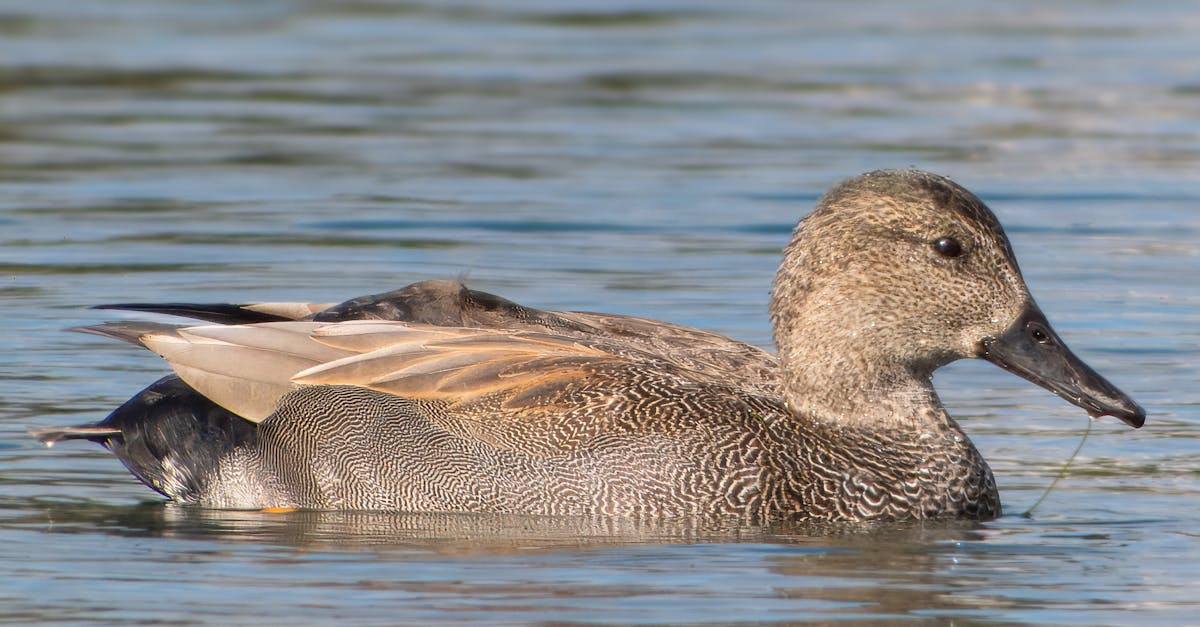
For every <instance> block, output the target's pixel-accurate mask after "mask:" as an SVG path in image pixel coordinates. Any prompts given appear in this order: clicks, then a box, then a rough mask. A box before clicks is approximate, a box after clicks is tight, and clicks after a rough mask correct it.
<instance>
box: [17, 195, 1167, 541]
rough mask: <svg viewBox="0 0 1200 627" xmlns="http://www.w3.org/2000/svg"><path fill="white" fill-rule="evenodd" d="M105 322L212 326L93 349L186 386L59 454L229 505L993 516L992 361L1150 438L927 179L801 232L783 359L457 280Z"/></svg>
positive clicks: (960, 205) (141, 332) (703, 335)
mask: <svg viewBox="0 0 1200 627" xmlns="http://www.w3.org/2000/svg"><path fill="white" fill-rule="evenodd" d="M113 307H115V308H123V309H135V310H143V311H156V312H164V313H173V314H182V315H187V316H192V317H198V318H200V319H205V320H209V321H213V322H218V323H220V324H218V325H212V326H198V327H176V326H170V325H161V324H142V323H120V324H110V325H99V326H97V327H90V328H89V329H87V330H89V331H90V332H94V333H99V334H102V335H109V336H112V337H116V338H119V339H123V340H126V341H130V342H134V343H138V344H141V345H143V346H145V347H147V348H149V349H151V350H153V351H155V352H157V353H158V354H160V355H162V356H163V357H164V358H165V359H166V360H167V361H168V363H170V364H171V366H172V367H173V368H174V370H175V372H176V374H177V377H167V378H164V379H163V380H160V381H159V382H157V383H155V384H153V385H152V386H151V387H150V388H147V390H145V391H143V392H142V393H141V394H139V395H138V396H135V397H134V398H133V399H131V400H130V401H129V402H128V403H126V404H125V405H123V406H122V407H121V408H119V409H118V410H117V411H115V412H114V413H113V414H112V415H110V416H109V418H107V419H106V420H105V421H102V422H101V423H98V424H97V425H85V426H82V427H77V428H65V429H54V430H46V431H44V432H42V433H41V437H42V438H43V439H44V440H46V441H47V442H53V441H56V440H58V439H65V438H73V437H74V438H86V439H91V440H93V441H97V442H100V443H102V444H104V445H105V446H108V447H109V448H111V449H113V450H114V452H116V453H117V455H118V456H119V457H121V458H122V460H123V461H124V462H125V463H126V465H127V466H129V467H130V469H131V470H132V471H133V472H134V474H135V475H137V476H138V477H139V478H141V479H142V480H143V481H145V482H146V483H147V484H148V485H150V486H151V487H154V488H155V489H156V490H159V491H160V492H162V493H164V494H166V495H167V496H169V497H171V498H174V499H178V500H180V501H184V502H188V503H196V504H200V505H206V506H212V507H224V508H265V507H302V508H320V509H332V508H338V509H394V510H409V511H475V512H521V513H532V514H568V515H569V514H613V515H642V516H678V515H714V514H734V515H742V516H750V517H754V518H769V517H776V516H793V517H801V518H811V519H824V520H870V519H904V518H927V517H948V516H956V517H971V518H988V517H993V516H996V515H998V514H999V513H1000V501H999V495H998V493H997V490H996V486H995V482H994V480H993V478H992V474H991V471H990V470H989V469H988V467H987V464H986V463H985V462H984V460H983V458H982V457H981V456H980V455H979V453H978V451H976V450H975V448H974V446H973V445H972V444H971V442H970V440H969V439H968V438H967V437H966V435H965V434H964V433H963V432H962V430H961V429H960V428H959V426H958V425H957V423H955V421H954V420H953V419H952V418H950V416H948V415H947V414H946V412H945V410H944V409H943V407H942V405H941V403H940V401H939V400H938V397H937V394H936V392H935V391H934V389H933V387H932V383H931V377H932V374H933V371H934V370H935V369H936V368H938V367H940V366H942V365H944V364H946V363H949V362H950V361H953V360H956V359H960V358H964V357H983V358H986V359H989V360H991V361H993V362H995V363H997V364H999V365H1001V366H1002V367H1004V368H1006V369H1009V370H1011V371H1013V372H1016V373H1017V374H1020V375H1021V376H1024V377H1026V378H1029V379H1030V380H1033V381H1035V382H1037V383H1039V384H1040V385H1043V386H1045V387H1047V388H1049V389H1051V390H1053V391H1055V392H1056V393H1058V394H1060V395H1061V396H1063V397H1064V398H1067V399H1068V400H1070V401H1071V402H1074V403H1075V404H1077V405H1080V406H1081V407H1084V408H1085V409H1087V410H1088V411H1089V413H1091V414H1093V415H1101V414H1110V415H1114V416H1117V417H1119V418H1121V419H1122V420H1125V421H1126V422H1128V423H1129V424H1131V425H1133V426H1140V425H1141V424H1142V422H1143V420H1144V415H1145V414H1144V412H1143V411H1142V409H1141V408H1140V407H1138V406H1137V405H1136V404H1135V403H1134V402H1133V401H1132V400H1130V399H1129V398H1128V397H1127V396H1125V395H1124V394H1122V393H1121V392H1120V391H1119V390H1117V389H1116V388H1115V387H1113V386H1112V385H1111V384H1109V383H1108V382H1107V381H1105V380H1104V379H1103V378H1101V377H1100V376H1099V375H1097V374H1096V373H1095V372H1093V371H1091V370H1090V369H1089V368H1088V367H1087V366H1086V365H1084V364H1083V363H1082V362H1080V361H1079V360H1078V359H1077V358H1076V357H1074V355H1072V354H1071V353H1070V351H1069V350H1067V349H1066V347H1065V345H1063V344H1062V342H1061V340H1060V339H1059V338H1058V337H1057V336H1056V335H1055V334H1054V332H1053V331H1052V330H1051V329H1050V327H1049V325H1048V323H1047V322H1046V321H1045V318H1044V317H1043V316H1042V315H1041V313H1040V312H1039V311H1038V310H1037V307H1036V305H1035V304H1034V302H1033V300H1032V298H1031V297H1030V295H1029V293H1028V290H1027V289H1026V287H1025V284H1024V282H1023V280H1022V279H1021V275H1020V271H1019V270H1018V269H1017V265H1016V261H1015V259H1014V258H1013V254H1012V250H1011V248H1010V246H1009V244H1008V241H1007V239H1006V238H1005V235H1004V232H1003V230H1002V229H1001V227H1000V225H999V223H998V222H997V221H996V219H995V217H994V216H993V215H992V214H991V212H990V211H989V210H988V209H987V208H986V207H985V206H984V205H983V203H982V202H981V201H979V199H977V198H976V197H975V196H973V195H972V194H970V192H967V191H966V190H965V189H963V188H961V187H959V186H958V185H956V184H954V183H952V182H950V181H949V180H947V179H944V178H941V177H938V176H935V175H931V174H927V173H924V172H919V171H881V172H873V173H870V174H866V175H863V176H860V177H856V178H854V179H850V180H848V181H846V182H843V183H842V184H840V185H839V186H837V187H835V188H834V189H833V190H832V191H830V192H829V193H828V194H827V195H826V196H825V197H824V198H822V200H821V202H820V203H819V205H818V207H817V209H816V210H815V211H814V212H813V213H812V214H811V215H810V216H808V217H807V218H805V219H804V220H802V221H801V223H800V224H799V226H798V227H797V228H796V231H795V233H794V235H793V238H792V241H791V243H790V244H788V246H787V248H786V249H785V251H784V259H783V262H782V264H781V266H780V270H779V273H778V276H777V278H776V282H775V287H774V290H773V292H772V296H771V320H772V324H773V326H774V329H775V342H776V345H777V347H778V350H779V356H778V358H776V357H775V356H773V355H771V354H769V353H767V352H765V351H762V350H760V349H758V348H755V347H752V346H749V345H747V344H744V343H741V342H737V341H734V340H731V339H728V338H725V337H722V336H719V335H716V334H713V333H709V332H705V331H701V330H698V329H692V328H688V327H682V326H678V325H672V324H668V323H663V322H658V321H654V320H646V319H642V318H631V317H625V316H615V315H605V314H595V313H580V312H552V311H541V310H536V309H532V308H528V307H522V306H520V305H517V304H515V303H512V302H509V301H507V300H504V299H502V298H499V297H497V296H493V295H490V294H485V293H482V292H477V291H474V290H469V289H467V288H466V287H465V286H463V285H461V284H460V283H458V282H453V281H430V282H425V283H418V284H414V285H411V286H409V287H407V288H404V289H402V290H398V291H396V292H389V293H386V294H380V295H375V296H368V297H363V298H359V299H354V300H352V301H347V302H346V303H342V304H340V305H336V306H325V305H306V304H302V303H301V304H296V303H272V304H264V305H248V306H235V305H193V304H179V303H175V304H164V305H145V304H135V305H117V306H113ZM293 318H303V319H293Z"/></svg>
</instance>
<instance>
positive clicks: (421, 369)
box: [80, 321, 623, 422]
mask: <svg viewBox="0 0 1200 627" xmlns="http://www.w3.org/2000/svg"><path fill="white" fill-rule="evenodd" d="M80 330H82V331H87V332H91V333H96V334H99V335H105V336H109V337H114V338H118V339H122V340H125V341H128V342H132V343H138V344H141V345H143V346H145V347H146V348H148V349H150V350H152V351H154V352H155V353H158V354H159V355H161V356H162V357H163V358H164V359H166V360H167V362H168V363H169V364H170V365H171V367H172V368H173V369H174V370H175V372H176V374H178V375H179V376H180V377H181V378H182V379H183V380H184V381H185V382H186V383H187V384H188V385H190V386H191V387H193V388H194V389H195V390H196V391H197V392H199V393H200V394H203V395H204V396H205V397H207V398H209V399H211V400H212V401H214V402H216V403H217V404H218V405H221V406H222V407H225V408H226V409H228V410H230V411H232V412H234V413H236V414H238V415H239V416H242V417H244V418H246V419H248V420H251V421H254V422H260V421H262V420H263V419H265V418H266V417H268V416H269V415H270V414H271V413H272V412H273V411H274V410H275V407H276V405H277V403H278V401H279V399H280V398H281V397H282V396H283V395H284V394H286V393H287V392H289V391H291V390H292V389H295V388H296V387H299V386H304V385H351V386H356V387H362V388H367V389H372V390H376V391H380V392H386V393H388V394H394V395H397V396H402V397H405V398H414V399H427V400H439V401H444V402H447V403H451V404H455V403H463V402H469V401H471V400H474V399H478V398H480V397H482V396H487V395H501V396H503V397H504V398H505V399H507V404H506V408H507V409H518V408H519V407H520V405H521V404H522V403H536V402H537V400H538V390H544V389H546V388H547V386H549V387H553V386H555V385H558V384H560V383H562V382H564V381H565V380H567V379H570V378H572V377H579V376H583V375H584V374H585V373H584V369H583V368H582V367H583V366H584V365H585V364H594V363H597V362H601V361H619V360H622V359H623V358H621V357H617V356H615V355H612V354H610V353H608V352H606V351H604V350H602V349H600V348H597V347H594V346H590V345H588V344H584V343H580V342H578V341H576V340H574V339H572V338H567V337H561V336H555V335H552V334H544V333H536V332H504V331H497V330H490V329H471V328H460V327H436V326H430V325H411V324H406V323H396V322H387V321H351V322H342V323H335V324H326V323H320V322H299V321H289V322H270V323H263V324H253V325H228V326H223V325H215V326H198V327H180V326H172V325H164V324H157V323H142V322H128V323H107V324H103V325H97V326H94V327H84V328H81V329H80Z"/></svg>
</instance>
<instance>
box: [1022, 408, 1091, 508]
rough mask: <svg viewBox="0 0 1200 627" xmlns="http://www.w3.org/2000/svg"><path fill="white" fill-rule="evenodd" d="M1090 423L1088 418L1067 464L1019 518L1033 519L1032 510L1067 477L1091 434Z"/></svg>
mask: <svg viewBox="0 0 1200 627" xmlns="http://www.w3.org/2000/svg"><path fill="white" fill-rule="evenodd" d="M1092 422H1093V420H1092V418H1091V417H1090V416H1089V417H1088V419H1087V428H1086V429H1084V430H1083V437H1082V438H1079V444H1078V445H1077V446H1076V447H1075V452H1073V453H1071V456H1070V457H1068V458H1067V463H1065V464H1063V467H1062V468H1061V469H1060V470H1059V471H1058V476H1056V477H1054V481H1051V482H1050V485H1048V486H1046V490H1045V491H1044V492H1042V495H1041V496H1039V497H1038V500H1036V501H1034V502H1033V505H1030V506H1029V509H1027V510H1025V513H1024V514H1021V516H1024V517H1025V518H1033V510H1034V509H1037V506H1038V505H1041V504H1042V501H1044V500H1046V497H1047V496H1050V491H1051V490H1053V489H1054V486H1057V485H1058V482H1059V481H1060V480H1061V479H1062V478H1063V477H1065V476H1067V470H1069V469H1070V468H1071V462H1073V461H1075V457H1077V456H1078V455H1079V451H1081V450H1083V443H1084V442H1087V439H1088V435H1090V434H1091V433H1092Z"/></svg>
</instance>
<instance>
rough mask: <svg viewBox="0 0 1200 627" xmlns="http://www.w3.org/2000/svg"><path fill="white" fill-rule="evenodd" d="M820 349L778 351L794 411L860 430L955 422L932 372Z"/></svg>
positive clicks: (912, 428)
mask: <svg viewBox="0 0 1200 627" xmlns="http://www.w3.org/2000/svg"><path fill="white" fill-rule="evenodd" d="M805 348H808V349H810V350H805ZM811 349H818V350H811ZM819 349H820V346H811V345H806V346H805V347H804V348H801V347H798V346H796V345H795V344H793V345H792V346H789V347H786V348H783V347H781V349H780V353H779V359H780V364H781V366H782V368H783V372H782V373H781V382H782V384H783V395H784V399H785V400H786V401H787V404H788V407H789V408H790V409H791V410H792V411H793V412H796V413H799V414H803V415H806V416H810V417H812V418H814V419H817V420H821V421H825V422H830V423H832V424H836V425H843V426H846V427H852V428H855V429H857V430H872V431H873V430H880V429H882V430H888V431H926V430H929V429H931V428H932V429H937V430H941V429H943V428H945V427H947V426H950V425H951V424H953V423H952V422H951V421H950V419H949V416H948V415H947V414H946V412H945V409H944V408H943V406H942V403H941V400H940V399H939V398H938V395H937V392H936V391H935V390H934V389H933V382H932V375H931V373H926V372H921V371H919V370H916V369H912V368H906V367H903V366H900V365H895V366H892V365H890V364H880V363H877V362H876V363H868V362H867V360H864V359H862V358H861V356H858V357H857V358H856V356H855V355H854V354H853V353H852V352H850V351H841V350H837V349H833V350H832V352H825V351H821V350H819Z"/></svg>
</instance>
